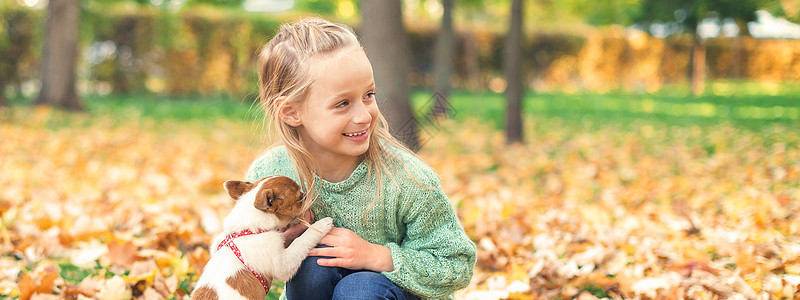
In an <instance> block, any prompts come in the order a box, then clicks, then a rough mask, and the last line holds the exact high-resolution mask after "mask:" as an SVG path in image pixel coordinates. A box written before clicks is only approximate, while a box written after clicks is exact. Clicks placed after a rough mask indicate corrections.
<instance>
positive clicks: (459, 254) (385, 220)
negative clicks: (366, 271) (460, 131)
mask: <svg viewBox="0 0 800 300" xmlns="http://www.w3.org/2000/svg"><path fill="white" fill-rule="evenodd" d="M393 150H394V151H393V153H394V154H395V155H396V156H397V157H398V158H400V159H401V160H402V161H403V162H404V163H405V165H406V167H407V168H408V169H409V171H410V172H411V174H412V175H413V176H414V177H415V178H417V180H418V181H419V182H420V183H422V184H423V185H424V186H426V187H429V188H430V189H425V188H423V187H421V186H420V185H418V184H417V183H415V182H414V181H413V180H411V179H409V178H408V176H407V175H400V174H398V176H396V180H394V181H393V180H391V179H389V178H385V179H384V180H383V184H382V187H381V188H382V189H383V191H382V193H381V198H379V199H378V200H377V201H376V202H375V204H374V206H372V208H370V209H369V211H368V212H367V214H366V215H365V214H364V212H365V211H366V210H367V208H368V207H369V206H370V203H371V201H372V199H373V197H374V196H375V193H376V184H375V179H374V178H372V179H370V178H367V177H368V174H367V173H368V172H367V166H366V164H365V163H364V162H362V163H361V164H360V165H359V166H358V167H356V169H355V170H354V171H353V173H352V174H350V177H349V178H347V179H345V180H344V181H341V182H336V183H333V182H328V181H326V180H324V179H321V178H319V177H317V178H316V182H315V183H316V185H317V186H318V197H317V202H315V203H314V205H313V206H312V207H311V210H312V211H313V212H314V215H315V216H316V218H317V219H321V218H324V217H332V218H333V224H334V226H336V227H342V228H347V229H350V230H352V231H353V232H355V233H356V234H358V235H359V236H361V237H362V238H363V239H365V240H367V241H369V242H371V243H374V244H379V245H384V246H386V247H388V248H389V249H390V250H391V253H392V261H393V263H394V271H392V272H383V273H382V274H383V275H384V276H386V277H387V278H389V280H391V281H392V282H394V283H395V284H397V285H398V286H400V287H402V288H404V289H406V290H408V291H410V292H412V293H414V294H417V295H419V296H421V297H423V298H453V292H455V291H456V290H458V289H462V288H464V287H466V286H467V285H468V284H469V281H470V279H471V278H472V272H473V268H474V266H475V259H476V256H475V255H476V249H475V244H474V243H472V241H470V239H469V238H468V237H467V235H466V233H464V229H463V228H462V227H461V224H460V223H459V221H458V218H457V217H456V214H455V211H454V210H453V207H452V205H451V203H450V201H449V200H448V199H447V195H445V194H444V192H443V191H442V188H441V185H440V182H439V178H438V176H437V175H436V172H435V171H434V170H433V169H432V168H431V167H429V166H428V165H427V164H425V163H424V162H422V161H421V160H420V159H418V158H417V157H415V156H413V155H412V154H410V153H406V152H405V151H401V150H399V149H393ZM400 172H405V171H402V168H401V169H400ZM271 175H283V176H287V177H289V178H292V179H294V180H295V181H298V177H297V173H296V171H295V169H294V166H293V164H292V162H291V159H290V158H289V155H288V153H287V151H286V148H284V147H283V146H280V147H276V148H273V149H271V150H270V151H268V152H267V153H266V154H264V155H263V156H262V157H260V158H258V159H256V161H255V162H253V164H252V165H251V166H250V169H249V170H248V171H247V175H246V180H248V181H256V180H258V179H260V178H263V177H267V176H271ZM371 176H374V175H371Z"/></svg>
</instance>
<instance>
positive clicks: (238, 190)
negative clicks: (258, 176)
mask: <svg viewBox="0 0 800 300" xmlns="http://www.w3.org/2000/svg"><path fill="white" fill-rule="evenodd" d="M222 186H223V187H224V188H225V191H226V192H228V195H231V198H233V200H239V197H241V196H242V195H243V194H244V193H247V192H248V191H250V190H252V189H253V186H255V184H253V183H250V182H247V181H237V180H228V181H225V183H223V184H222Z"/></svg>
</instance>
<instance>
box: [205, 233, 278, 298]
mask: <svg viewBox="0 0 800 300" xmlns="http://www.w3.org/2000/svg"><path fill="white" fill-rule="evenodd" d="M267 231H270V230H263V229H259V230H257V231H256V232H253V231H251V230H250V229H245V230H242V231H239V232H234V233H231V234H229V235H226V236H225V239H224V240H222V242H220V243H219V245H217V251H219V249H220V248H222V247H223V246H228V247H230V248H231V251H233V255H236V258H238V259H239V261H240V262H242V264H243V265H244V267H245V268H247V270H248V271H250V273H252V274H253V276H255V277H256V279H258V282H260V283H261V286H263V287H264V291H265V292H267V293H269V286H270V283H269V282H267V280H266V279H264V276H261V274H259V273H258V272H256V270H253V267H251V266H250V265H248V264H247V263H245V262H244V259H242V252H241V251H240V250H239V247H237V246H236V244H234V243H233V239H235V238H238V237H242V236H246V235H252V234H260V233H264V232H267Z"/></svg>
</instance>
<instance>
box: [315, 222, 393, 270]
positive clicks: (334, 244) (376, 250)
mask: <svg viewBox="0 0 800 300" xmlns="http://www.w3.org/2000/svg"><path fill="white" fill-rule="evenodd" d="M319 243H320V244H323V245H328V246H330V247H324V248H314V249H311V251H309V252H308V255H309V256H330V257H332V258H320V259H318V260H317V264H319V265H320V266H324V267H340V268H345V269H351V270H362V269H364V270H370V271H375V272H391V271H393V270H394V264H393V263H392V253H391V251H390V250H389V248H388V247H385V246H382V245H376V244H373V243H370V242H367V241H365V240H364V239H362V238H361V237H360V236H358V235H357V234H355V232H353V231H351V230H350V229H346V228H336V227H334V228H333V229H331V231H330V232H328V235H326V236H325V237H324V238H322V240H321V241H320V242H319Z"/></svg>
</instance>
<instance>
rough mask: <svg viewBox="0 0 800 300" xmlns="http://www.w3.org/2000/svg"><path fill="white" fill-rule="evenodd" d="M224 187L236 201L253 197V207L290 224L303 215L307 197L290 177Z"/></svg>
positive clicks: (228, 182)
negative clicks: (245, 196) (245, 197)
mask: <svg viewBox="0 0 800 300" xmlns="http://www.w3.org/2000/svg"><path fill="white" fill-rule="evenodd" d="M223 186H224V187H225V191H227V192H228V195H230V196H231V197H232V198H233V199H234V200H239V198H240V197H242V196H243V195H245V194H247V195H252V196H254V197H255V199H254V200H253V207H255V208H256V209H258V210H260V211H263V212H265V213H273V214H275V215H276V216H278V218H279V219H281V221H284V222H289V221H291V220H292V219H294V218H295V217H297V216H299V215H300V214H302V213H303V209H304V205H303V204H304V202H305V197H304V195H303V193H302V192H301V191H300V186H299V185H297V183H295V182H294V180H292V179H291V178H289V177H286V176H271V177H266V178H263V179H261V180H259V181H256V182H246V181H234V180H231V181H226V182H225V183H224V184H223Z"/></svg>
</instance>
